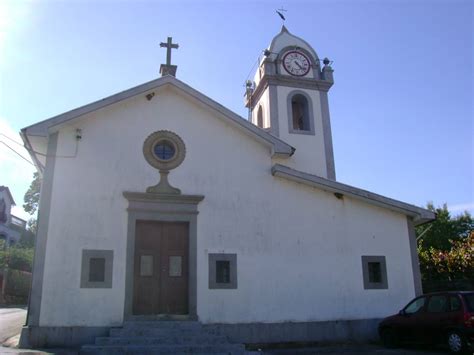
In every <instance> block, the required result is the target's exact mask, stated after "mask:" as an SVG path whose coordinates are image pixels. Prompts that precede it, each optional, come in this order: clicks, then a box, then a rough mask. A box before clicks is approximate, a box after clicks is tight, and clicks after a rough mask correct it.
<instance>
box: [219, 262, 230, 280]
mask: <svg viewBox="0 0 474 355" xmlns="http://www.w3.org/2000/svg"><path fill="white" fill-rule="evenodd" d="M216 282H217V283H219V284H228V283H230V261H228V260H217V261H216Z"/></svg>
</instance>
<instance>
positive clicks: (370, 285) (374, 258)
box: [362, 255, 388, 290]
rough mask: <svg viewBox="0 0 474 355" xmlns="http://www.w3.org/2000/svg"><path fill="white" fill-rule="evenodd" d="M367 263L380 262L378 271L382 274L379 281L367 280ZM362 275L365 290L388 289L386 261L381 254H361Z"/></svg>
mask: <svg viewBox="0 0 474 355" xmlns="http://www.w3.org/2000/svg"><path fill="white" fill-rule="evenodd" d="M369 263H380V271H381V274H382V281H381V282H370V280H369ZM362 275H363V279H364V289H365V290H384V289H388V278H387V261H386V259H385V256H383V255H364V256H362Z"/></svg>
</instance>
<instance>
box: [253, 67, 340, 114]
mask: <svg viewBox="0 0 474 355" xmlns="http://www.w3.org/2000/svg"><path fill="white" fill-rule="evenodd" d="M333 84H334V83H333V82H331V81H327V80H319V79H313V78H310V79H307V78H294V77H292V76H288V75H264V76H263V78H262V79H261V80H260V82H259V83H258V86H257V88H256V89H255V91H254V92H253V94H252V97H251V100H250V101H251V103H252V108H253V105H254V104H255V103H256V102H258V101H259V100H260V97H261V96H262V94H263V92H264V91H265V89H266V88H267V87H268V86H270V85H275V86H288V87H293V88H298V89H311V90H318V91H324V92H327V91H329V89H330V88H331V86H332V85H333ZM247 107H248V103H247Z"/></svg>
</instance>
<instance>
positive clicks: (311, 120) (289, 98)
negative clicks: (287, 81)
mask: <svg viewBox="0 0 474 355" xmlns="http://www.w3.org/2000/svg"><path fill="white" fill-rule="evenodd" d="M295 95H302V96H304V98H305V99H306V101H307V103H308V121H309V122H308V123H309V130H300V129H294V128H293V106H292V99H293V96H295ZM286 106H287V110H288V132H289V133H290V134H305V135H311V136H314V135H315V134H316V133H315V129H314V110H313V100H312V99H311V97H310V96H309V95H308V93H307V92H305V91H303V90H292V91H290V92H289V93H288V96H287V99H286Z"/></svg>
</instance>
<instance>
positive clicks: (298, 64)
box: [295, 62, 304, 69]
mask: <svg viewBox="0 0 474 355" xmlns="http://www.w3.org/2000/svg"><path fill="white" fill-rule="evenodd" d="M295 64H296V65H297V66H298V67H299V68H300V69H304V68H303V67H302V66H301V65H300V63H298V62H295Z"/></svg>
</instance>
